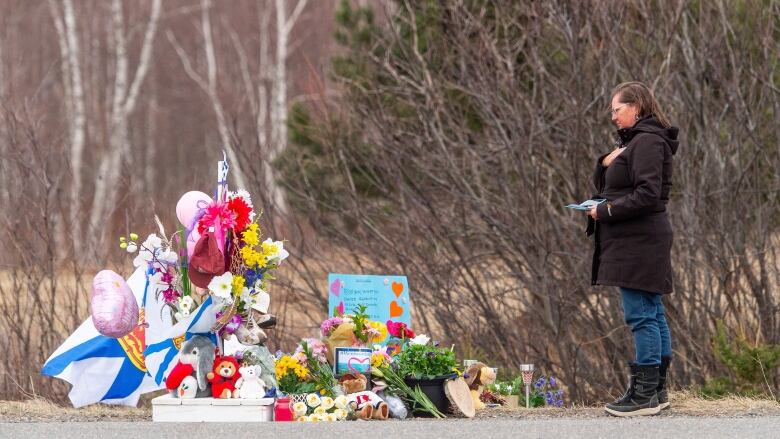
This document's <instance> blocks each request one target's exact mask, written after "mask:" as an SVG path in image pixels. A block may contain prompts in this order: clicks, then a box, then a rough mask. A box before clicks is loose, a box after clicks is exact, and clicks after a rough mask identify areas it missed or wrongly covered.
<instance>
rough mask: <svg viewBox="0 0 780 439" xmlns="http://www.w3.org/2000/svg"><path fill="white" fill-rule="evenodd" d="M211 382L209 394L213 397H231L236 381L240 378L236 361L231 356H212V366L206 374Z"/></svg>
mask: <svg viewBox="0 0 780 439" xmlns="http://www.w3.org/2000/svg"><path fill="white" fill-rule="evenodd" d="M206 378H208V380H209V382H211V395H212V396H213V397H214V398H222V399H227V398H232V397H233V396H234V393H235V391H236V381H238V379H239V378H241V373H240V372H239V371H238V361H236V359H235V358H233V357H231V356H224V357H223V356H217V357H216V358H214V368H213V369H212V371H211V372H209V374H208V375H207V376H206Z"/></svg>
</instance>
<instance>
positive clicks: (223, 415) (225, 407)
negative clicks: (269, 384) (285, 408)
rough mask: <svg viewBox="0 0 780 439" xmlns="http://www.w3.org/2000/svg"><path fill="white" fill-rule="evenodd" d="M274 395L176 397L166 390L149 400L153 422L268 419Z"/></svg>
mask: <svg viewBox="0 0 780 439" xmlns="http://www.w3.org/2000/svg"><path fill="white" fill-rule="evenodd" d="M274 401H275V400H274V398H262V399H240V398H235V399H215V398H194V399H179V398H174V397H172V396H171V395H170V394H168V395H162V396H158V397H157V398H154V399H153V400H152V421H153V422H270V421H273V420H274Z"/></svg>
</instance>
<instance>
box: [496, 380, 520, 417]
mask: <svg viewBox="0 0 780 439" xmlns="http://www.w3.org/2000/svg"><path fill="white" fill-rule="evenodd" d="M487 388H488V390H490V391H492V392H494V393H496V394H498V395H501V396H502V397H503V399H504V400H505V401H506V404H505V405H506V406H507V407H509V408H513V409H516V408H518V407H519V406H520V394H522V393H523V389H524V387H523V379H522V378H520V377H517V378H515V379H514V380H512V381H501V382H497V383H494V384H491V385H489V386H487Z"/></svg>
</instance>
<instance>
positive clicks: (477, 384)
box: [465, 363, 496, 410]
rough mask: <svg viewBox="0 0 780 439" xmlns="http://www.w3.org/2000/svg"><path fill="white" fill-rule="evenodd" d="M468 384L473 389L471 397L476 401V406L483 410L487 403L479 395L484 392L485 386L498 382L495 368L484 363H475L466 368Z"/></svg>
mask: <svg viewBox="0 0 780 439" xmlns="http://www.w3.org/2000/svg"><path fill="white" fill-rule="evenodd" d="M465 375H466V384H468V385H469V390H471V399H472V401H474V408H475V409H476V410H482V409H483V408H485V404H484V403H483V402H482V401H480V399H479V395H481V394H482V391H483V390H484V388H485V386H486V385H488V384H493V383H495V382H496V373H495V371H494V370H493V368H490V367H487V366H485V364H484V363H474V364H472V365H471V366H469V368H468V369H466V374H465Z"/></svg>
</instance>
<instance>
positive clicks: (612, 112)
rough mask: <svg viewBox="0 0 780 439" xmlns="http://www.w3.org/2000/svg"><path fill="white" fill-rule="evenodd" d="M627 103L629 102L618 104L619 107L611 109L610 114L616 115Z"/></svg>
mask: <svg viewBox="0 0 780 439" xmlns="http://www.w3.org/2000/svg"><path fill="white" fill-rule="evenodd" d="M626 105H628V104H622V105H618V106H617V107H615V108H613V109H611V110H609V112H610V114H612V115H613V116H614V115H616V114H617V112H618V110H620V109H621V108H623V107H625V106H626Z"/></svg>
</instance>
